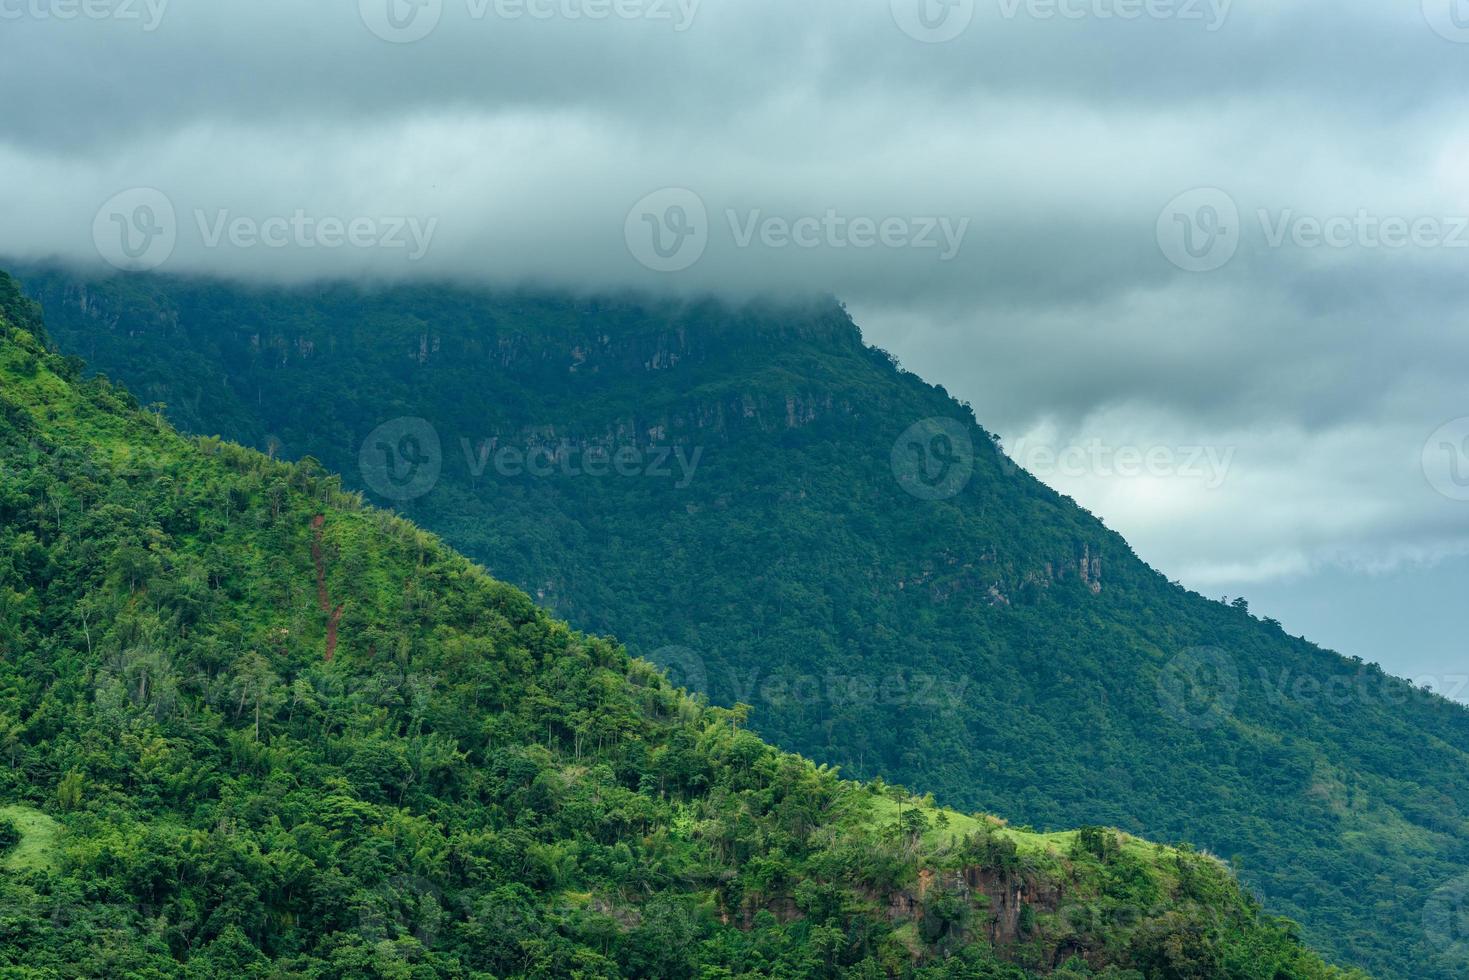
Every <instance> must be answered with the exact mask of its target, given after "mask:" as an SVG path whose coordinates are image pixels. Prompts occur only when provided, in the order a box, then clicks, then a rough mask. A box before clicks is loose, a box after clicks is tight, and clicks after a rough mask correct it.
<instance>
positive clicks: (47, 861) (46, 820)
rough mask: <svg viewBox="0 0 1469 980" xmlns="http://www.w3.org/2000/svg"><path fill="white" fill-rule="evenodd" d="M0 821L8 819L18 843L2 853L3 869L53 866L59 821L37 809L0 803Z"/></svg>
mask: <svg viewBox="0 0 1469 980" xmlns="http://www.w3.org/2000/svg"><path fill="white" fill-rule="evenodd" d="M0 820H9V821H10V822H11V823H13V824H14V825H15V829H16V830H19V831H20V843H18V844H16V845H15V847H14V849H13V850H11V851H10V853H9V854H6V855H5V859H4V862H3V863H4V866H5V869H6V870H7V871H49V870H52V869H54V868H55V867H56V864H57V861H56V857H57V846H56V845H57V838H58V837H59V836H60V834H61V825H60V824H58V823H57V822H56V821H55V820H53V819H51V818H50V817H48V816H47V815H46V814H44V813H42V812H41V811H40V810H37V809H35V808H34V807H28V806H21V805H20V804H11V805H10V806H0Z"/></svg>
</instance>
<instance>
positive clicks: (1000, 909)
mask: <svg viewBox="0 0 1469 980" xmlns="http://www.w3.org/2000/svg"><path fill="white" fill-rule="evenodd" d="M935 894H948V895H957V896H959V897H960V898H961V899H963V900H964V901H965V902H968V903H970V904H971V906H972V907H973V909H974V912H973V916H972V918H971V919H970V922H969V928H968V933H970V934H971V935H970V936H969V937H967V938H980V937H982V938H984V939H985V940H986V941H987V942H989V943H990V945H992V946H995V947H997V948H1000V947H1007V946H1015V945H1018V944H1020V943H1022V942H1025V941H1027V940H1028V938H1029V937H1028V936H1027V935H1026V934H1025V932H1024V929H1023V927H1022V924H1021V914H1022V910H1023V909H1025V908H1026V907H1027V906H1029V907H1030V908H1033V909H1034V910H1036V911H1037V912H1051V913H1054V912H1056V911H1058V910H1059V909H1060V908H1061V905H1062V901H1063V898H1064V896H1063V894H1062V891H1061V889H1059V888H1057V887H1053V886H1051V885H1047V884H1045V883H1042V882H1040V881H1038V880H1037V879H1035V878H1032V877H1027V876H1024V875H1016V874H1011V873H1009V872H1006V871H998V870H995V869H992V868H983V867H977V866H975V867H968V868H963V869H960V870H955V871H944V872H935V871H932V870H929V869H924V870H922V871H920V872H919V874H918V880H917V882H916V883H915V884H914V885H913V887H911V888H904V889H899V890H898V891H895V892H893V893H892V894H890V895H889V896H887V903H886V904H887V915H888V918H889V919H890V920H891V921H893V922H895V923H898V922H916V921H919V920H921V919H922V918H923V917H924V914H925V911H926V902H927V901H928V900H929V899H930V897H931V896H932V895H935ZM1061 952H1062V951H1061V950H1059V949H1058V950H1056V951H1054V953H1055V955H1058V956H1059V955H1060V954H1061ZM1069 955H1072V953H1071V952H1067V953H1066V954H1065V955H1064V956H1061V958H1060V959H1059V960H1056V962H1064V961H1065V958H1066V956H1069Z"/></svg>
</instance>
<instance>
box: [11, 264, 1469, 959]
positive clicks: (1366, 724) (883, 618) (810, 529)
mask: <svg viewBox="0 0 1469 980" xmlns="http://www.w3.org/2000/svg"><path fill="white" fill-rule="evenodd" d="M25 278H26V281H27V284H28V289H29V290H30V291H32V292H33V293H34V294H35V295H37V296H39V297H40V298H41V299H42V300H43V302H44V305H45V306H46V308H47V310H48V315H49V318H50V321H51V326H52V327H53V336H55V337H56V338H57V341H58V343H59V345H60V347H61V348H62V349H63V350H64V351H69V352H72V353H77V354H81V355H82V356H84V357H86V358H87V359H88V360H89V361H91V362H92V364H93V366H94V367H95V368H96V369H97V370H100V371H102V372H104V373H106V374H108V375H110V376H112V377H115V378H119V379H121V380H123V381H125V382H126V383H127V385H128V386H129V387H130V388H131V389H132V390H133V391H135V392H137V394H138V397H139V398H140V399H141V400H142V401H144V402H145V403H149V404H153V403H158V404H159V405H160V406H161V407H162V410H163V411H165V412H166V414H167V415H168V416H169V417H170V418H171V419H173V420H174V421H175V422H176V423H177V424H179V425H181V426H183V427H184V428H186V429H189V430H192V431H194V432H197V433H200V434H208V435H223V436H225V437H227V438H231V439H235V440H238V441H241V442H243V443H246V444H248V445H252V446H254V447H257V448H259V449H262V450H266V451H268V452H271V453H273V454H275V455H276V456H280V457H288V458H296V459H301V458H305V457H308V456H310V457H314V458H315V459H317V460H320V461H322V462H323V463H324V464H325V465H326V466H327V467H328V468H329V469H331V470H333V471H336V472H340V473H342V474H344V476H345V479H346V481H347V484H348V486H349V488H357V489H363V490H367V491H369V492H370V493H371V494H372V495H373V499H375V500H377V501H378V502H379V503H382V504H386V505H390V506H393V507H395V508H397V509H399V510H400V511H401V512H402V513H405V514H407V515H410V516H411V517H412V518H413V519H414V520H415V521H417V522H418V523H420V524H421V525H423V526H426V527H428V528H430V529H432V530H433V531H435V532H437V533H440V534H442V535H444V537H445V538H446V539H447V540H448V541H449V542H450V543H451V544H452V545H454V546H455V547H456V548H458V549H460V550H461V551H463V552H464V553H466V554H467V555H469V556H470V557H472V558H474V559H475V560H477V561H479V562H482V563H483V564H484V565H486V566H487V567H488V568H489V569H490V570H491V571H492V573H493V574H495V575H496V576H497V577H498V578H500V579H501V580H504V581H507V582H511V583H514V584H516V585H518V586H520V587H522V588H524V589H526V590H527V591H529V592H530V593H531V595H532V596H533V597H534V598H535V599H536V601H537V603H538V604H540V605H542V606H543V607H546V608H548V609H550V610H552V611H553V612H554V613H555V614H556V615H558V616H561V617H564V618H567V619H568V620H569V621H570V622H572V623H573V624H574V625H575V626H577V627H578V628H581V629H585V630H589V631H591V632H595V633H602V634H611V635H615V636H617V637H618V638H619V639H620V640H622V641H623V642H625V643H627V644H628V647H629V649H630V650H631V651H632V652H633V653H635V654H638V655H641V656H645V657H648V658H650V659H652V660H654V661H656V662H658V663H659V664H660V665H662V666H664V667H666V668H668V669H669V670H671V671H672V672H673V675H674V676H675V678H676V679H677V680H678V681H679V682H680V683H683V684H686V685H687V686H689V687H691V688H694V689H697V690H699V691H702V692H705V693H707V694H708V695H709V698H710V699H711V701H712V702H713V703H715V704H720V705H725V706H732V705H735V704H737V703H740V702H744V703H748V704H752V705H754V707H755V711H754V713H753V715H752V726H753V728H754V729H755V730H756V731H757V732H758V733H760V734H761V735H762V736H764V737H766V738H768V739H770V740H772V741H774V742H775V743H776V744H779V745H781V746H783V747H785V748H788V749H791V750H794V751H799V752H801V753H803V754H804V755H806V756H807V757H809V758H812V759H815V760H817V761H818V762H822V763H828V764H832V765H839V766H841V768H842V770H843V771H844V772H847V773H850V774H854V775H858V776H862V777H871V776H875V775H878V774H880V775H882V776H884V777H886V778H888V779H890V780H893V781H894V782H901V783H905V784H910V785H921V786H923V787H925V788H926V789H929V790H931V791H933V792H935V793H937V794H939V795H940V796H941V797H942V798H944V799H946V800H948V801H951V802H952V803H954V804H956V805H959V806H961V807H963V808H966V809H981V810H986V811H990V812H997V813H1003V814H1005V815H1007V816H1008V817H1010V818H1011V819H1012V820H1014V821H1017V822H1024V823H1027V824H1031V825H1034V826H1036V827H1039V828H1041V829H1045V830H1062V829H1065V828H1067V827H1076V826H1079V825H1083V824H1095V823H1105V824H1112V825H1115V826H1119V827H1121V828H1123V829H1125V830H1126V831H1128V832H1130V833H1133V834H1137V835H1138V836H1142V837H1147V838H1150V839H1154V840H1165V841H1175V840H1177V841H1184V840H1186V841H1192V842H1194V843H1196V844H1198V845H1199V846H1201V847H1206V848H1208V849H1209V850H1210V851H1212V852H1214V853H1217V854H1220V855H1222V856H1224V857H1225V858H1226V859H1228V860H1230V861H1231V862H1233V863H1234V864H1235V866H1236V867H1237V869H1238V872H1239V874H1240V875H1241V877H1242V879H1243V880H1244V882H1245V883H1246V884H1247V885H1248V886H1250V887H1251V888H1253V889H1255V890H1257V891H1258V892H1259V893H1260V894H1261V895H1262V896H1263V897H1264V899H1265V902H1266V906H1267V908H1270V909H1271V910H1272V911H1275V912H1277V913H1281V914H1285V915H1288V916H1290V917H1291V918H1293V919H1296V920H1298V921H1300V922H1302V923H1303V925H1304V928H1305V931H1306V936H1307V938H1308V939H1309V940H1310V941H1311V942H1312V944H1313V945H1316V946H1318V947H1320V948H1323V949H1326V950H1329V951H1330V952H1331V954H1332V955H1333V956H1334V957H1336V958H1338V959H1339V960H1341V961H1344V962H1352V963H1356V964H1360V965H1363V966H1366V967H1368V968H1370V969H1371V970H1372V971H1373V972H1374V973H1377V974H1380V975H1383V976H1388V977H1404V978H1412V980H1419V978H1422V977H1431V976H1458V975H1464V974H1465V973H1469V961H1465V960H1464V959H1463V955H1464V953H1463V947H1462V946H1459V947H1453V946H1452V945H1451V944H1450V943H1448V942H1445V940H1444V937H1443V935H1441V934H1436V933H1433V932H1432V931H1431V930H1427V929H1425V928H1424V916H1425V910H1426V909H1428V908H1430V907H1438V906H1441V905H1442V904H1443V901H1444V899H1445V896H1447V898H1448V899H1450V900H1452V899H1453V897H1454V896H1455V895H1457V894H1460V893H1461V892H1462V888H1463V882H1464V881H1466V880H1469V879H1466V878H1464V876H1465V875H1466V874H1469V825H1466V814H1469V711H1465V709H1464V708H1463V707H1461V706H1459V705H1455V704H1452V703H1449V702H1447V701H1444V700H1443V699H1441V698H1438V697H1435V696H1432V695H1430V694H1427V693H1425V692H1422V691H1419V690H1416V689H1414V688H1413V687H1412V685H1410V684H1408V683H1407V682H1405V681H1401V680H1398V679H1396V678H1392V677H1389V676H1387V675H1386V674H1384V673H1383V672H1382V671H1381V670H1380V669H1378V668H1377V667H1375V666H1374V665H1371V664H1365V663H1363V662H1361V661H1360V660H1354V659H1347V658H1343V657H1340V656H1337V655H1336V654H1333V653H1331V652H1329V651H1325V650H1322V649H1320V648H1318V647H1316V646H1314V645H1313V644H1311V643H1309V642H1307V641H1306V640H1304V639H1299V638H1294V637H1290V636H1287V635H1286V634H1284V633H1283V632H1282V631H1281V629H1280V628H1279V626H1278V625H1276V624H1274V623H1272V622H1269V621H1262V620H1260V619H1258V618H1257V617H1255V616H1252V615H1251V614H1250V612H1249V610H1248V609H1247V607H1246V606H1245V604H1244V603H1243V602H1238V603H1235V604H1233V605H1226V604H1223V603H1220V602H1217V601H1213V600H1210V599H1206V598H1205V597H1203V596H1200V595H1196V594H1194V593H1190V592H1188V591H1186V590H1184V589H1182V588H1179V587H1178V586H1176V585H1171V584H1170V583H1169V582H1168V581H1167V580H1166V579H1165V578H1164V577H1163V576H1162V575H1160V574H1158V573H1157V572H1155V571H1154V570H1152V569H1151V568H1149V567H1147V566H1146V565H1145V564H1144V563H1143V562H1141V561H1139V560H1138V559H1137V557H1136V556H1135V555H1134V554H1133V553H1132V551H1131V549H1130V548H1129V547H1128V545H1127V543H1126V542H1125V541H1124V540H1122V539H1121V538H1120V537H1119V536H1117V535H1116V534H1114V533H1112V532H1111V531H1109V530H1107V529H1106V528H1105V527H1104V526H1103V525H1102V524H1101V522H1100V521H1098V520H1096V519H1095V518H1094V517H1092V516H1091V515H1090V514H1088V513H1086V512H1085V511H1083V510H1082V509H1080V508H1079V507H1077V506H1076V505H1075V504H1074V503H1073V502H1072V501H1071V500H1069V499H1067V498H1064V497H1061V496H1059V495H1057V494H1055V493H1053V492H1052V491H1051V490H1049V489H1048V488H1046V487H1045V486H1043V485H1042V484H1040V483H1039V482H1038V481H1036V480H1035V479H1033V478H1032V477H1031V476H1030V475H1029V474H1027V473H1025V472H1024V471H1023V470H1020V469H1018V468H1017V467H1015V466H1014V464H1013V463H1011V462H1010V460H1008V459H1007V458H1005V457H1004V456H1003V454H1001V453H999V452H998V451H994V443H993V440H992V438H991V437H990V435H989V434H988V433H987V432H985V430H984V429H982V428H981V427H980V426H979V425H978V424H977V423H976V421H975V420H974V418H973V416H972V414H971V413H970V411H969V409H968V408H967V406H964V405H962V404H960V403H958V402H956V401H955V400H954V399H952V398H951V397H949V395H948V394H947V393H946V392H945V391H943V390H942V389H941V388H935V387H932V386H930V385H927V384H925V383H923V382H922V381H921V380H920V379H918V378H916V377H914V376H913V375H911V374H908V373H906V372H903V371H901V370H900V369H899V368H897V367H896V366H895V365H894V364H893V363H892V361H891V360H890V359H889V358H888V357H887V356H886V355H884V354H883V353H882V352H881V351H877V350H873V349H871V348H868V347H866V346H864V344H863V343H862V339H861V336H860V333H859V332H858V330H857V328H856V326H855V325H854V324H853V323H852V322H851V320H850V319H849V318H848V317H847V316H846V314H845V312H844V311H843V310H841V309H840V308H838V307H836V306H835V305H833V304H824V305H823V304H814V305H810V306H798V307H792V306H783V307H776V306H768V305H760V304H751V305H747V306H743V307H732V306H728V305H723V304H719V303H714V302H675V301H665V300H653V299H647V298H639V297H601V298H585V297H576V296H570V295H559V294H535V293H525V292H512V293H501V294H494V293H487V292H482V291H475V290H464V289H457V288H453V287H449V286H436V285H418V286H411V287H398V288H392V289H384V290H377V291H365V290H361V289H357V288H354V287H351V286H347V285H340V284H326V285H320V286H313V287H303V288H299V289H280V288H268V289H267V288H253V287H247V286H240V285H235V284H229V283H222V282H217V281H209V280H190V279H177V278H166V277H150V276H122V277H117V278H112V279H104V280H98V281H89V280H86V279H82V278H78V277H75V276H73V275H70V274H67V273H64V272H58V271H54V270H51V271H47V270H34V271H32V272H30V273H28V274H27V275H26V276H25ZM384 424H386V425H387V428H386V429H383V428H380V427H382V426H384ZM915 425H917V426H918V428H917V429H916V430H914V429H911V428H910V427H912V426H915ZM905 430H907V431H906V433H905ZM915 432H916V433H917V436H916V437H915V435H914V433H915ZM405 438H406V441H405ZM930 449H932V450H933V452H932V453H931V455H930V458H929V460H927V461H925V460H924V459H923V458H922V457H921V455H920V456H919V457H916V458H915V456H914V455H913V454H914V453H919V454H921V453H923V452H926V451H928V450H930ZM624 450H626V451H628V452H630V453H631V454H632V455H631V456H629V459H631V460H640V461H641V462H640V464H639V465H637V466H631V467H628V468H626V469H624V470H621V471H619V470H618V469H616V468H615V467H614V466H613V465H610V464H608V463H606V462H605V461H604V463H603V464H602V465H601V466H600V467H597V468H596V470H595V472H599V473H600V475H592V472H587V471H588V470H592V468H590V467H586V466H584V465H583V464H584V463H585V461H586V459H587V458H588V453H597V452H601V453H604V454H606V455H605V456H604V457H602V458H603V459H604V460H605V459H606V458H608V457H612V458H614V459H615V455H614V454H616V453H617V452H620V451H624ZM502 451H505V452H510V453H511V454H512V455H510V456H507V457H503V458H502V457H501V456H500V455H499V454H500V453H501V452H502ZM553 453H554V454H555V455H554V457H553V456H552V455H550V454H553ZM515 454H519V455H518V456H517V455H515ZM530 458H536V459H539V460H540V465H539V466H538V467H536V468H535V469H534V471H533V469H532V467H530V466H529V465H528V464H527V463H526V462H525V461H526V460H527V459H530ZM553 458H554V463H553V462H552V460H553ZM660 458H661V459H662V460H663V465H662V467H661V468H655V467H654V463H655V461H657V460H658V459H660ZM517 459H519V460H520V461H521V462H520V465H513V464H515V463H516V460H517ZM946 460H952V461H953V462H952V464H950V463H949V462H946ZM681 461H682V462H681ZM925 462H929V463H932V464H933V465H932V466H931V467H925V466H924V465H923V464H924V463H925ZM506 463H509V464H512V465H505V464H506ZM1220 492H1225V491H1220ZM348 615H350V613H349V614H348ZM1456 889H1457V891H1456ZM1435 903H1437V904H1435ZM1440 932H1441V931H1440Z"/></svg>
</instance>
